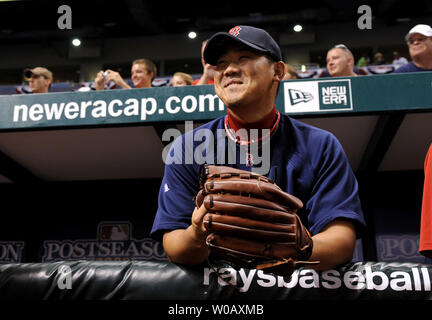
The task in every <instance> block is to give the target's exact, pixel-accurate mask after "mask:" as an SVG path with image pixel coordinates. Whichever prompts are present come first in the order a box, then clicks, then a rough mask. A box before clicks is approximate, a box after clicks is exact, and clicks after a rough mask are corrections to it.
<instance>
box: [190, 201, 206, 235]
mask: <svg viewBox="0 0 432 320" xmlns="http://www.w3.org/2000/svg"><path fill="white" fill-rule="evenodd" d="M207 213H208V211H207V209H206V208H205V206H204V205H202V206H201V207H199V208H195V210H194V212H193V213H192V228H191V230H192V232H193V233H192V237H193V238H194V239H195V240H197V241H203V242H205V239H206V237H207V235H208V231H207V229H206V227H205V226H204V216H205V215H206V214H207Z"/></svg>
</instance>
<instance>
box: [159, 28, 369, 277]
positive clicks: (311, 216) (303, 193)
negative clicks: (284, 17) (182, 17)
mask: <svg viewBox="0 0 432 320" xmlns="http://www.w3.org/2000/svg"><path fill="white" fill-rule="evenodd" d="M204 59H205V62H206V63H208V64H210V65H211V66H213V69H214V86H215V92H216V94H217V96H218V97H219V98H220V99H221V100H222V101H223V103H224V104H225V106H226V107H227V114H226V115H224V116H221V117H219V118H217V119H215V120H213V121H210V122H209V123H207V124H204V125H203V126H201V127H199V128H196V129H194V130H191V131H189V132H187V133H186V134H184V135H182V136H181V137H179V138H177V139H176V140H175V141H174V142H173V143H172V145H171V148H170V151H169V153H168V154H174V155H175V154H177V155H180V156H179V158H178V159H177V160H182V158H181V157H182V156H181V155H185V154H196V153H197V152H199V153H200V154H203V152H205V153H207V152H209V153H211V158H206V161H207V163H208V164H211V163H213V164H219V165H229V166H234V167H235V168H238V169H242V170H248V171H251V170H254V169H255V170H256V168H257V167H258V164H257V163H254V160H253V158H252V159H251V158H247V160H252V161H244V160H243V159H239V158H238V157H237V158H236V159H235V163H228V164H226V163H224V164H223V163H221V162H223V161H221V160H223V159H220V158H219V157H218V154H219V148H225V149H223V150H228V148H235V151H236V154H239V153H240V152H241V149H240V148H241V146H245V145H247V146H250V145H254V144H256V146H263V145H264V144H270V147H269V149H268V150H267V151H269V152H270V154H269V155H268V156H269V157H268V159H270V160H269V162H270V163H268V165H269V168H268V169H266V172H265V173H264V174H265V175H267V176H268V177H269V178H271V179H273V180H275V181H276V183H277V184H278V185H279V187H280V188H281V189H282V190H284V191H286V192H288V193H290V194H293V195H295V196H297V197H298V198H300V199H301V200H302V202H303V203H304V207H303V209H301V210H300V211H299V212H298V214H299V216H300V218H301V220H302V222H303V223H304V224H305V225H306V226H307V228H308V229H309V230H310V232H311V234H312V235H313V238H312V239H313V242H314V245H313V252H312V256H311V257H310V260H311V261H317V260H318V261H320V264H319V265H318V266H317V267H316V268H317V269H328V268H333V267H335V266H339V265H341V264H343V263H345V262H347V261H349V260H350V259H351V257H352V255H353V251H354V247H355V242H356V236H357V235H358V232H359V231H360V230H362V228H363V227H364V226H365V221H364V217H363V213H362V211H361V206H360V201H359V198H358V185H357V181H356V178H355V176H354V174H353V172H352V170H351V167H350V166H349V163H348V161H347V159H346V156H345V153H344V151H343V149H342V147H341V145H340V143H339V142H338V141H337V139H336V138H335V137H334V136H333V135H332V134H331V133H329V132H327V131H324V130H321V129H318V128H315V127H312V126H309V125H307V124H304V123H302V122H300V121H297V120H295V119H291V118H290V117H288V116H287V115H284V114H282V113H281V112H279V111H278V110H277V109H276V106H275V101H276V96H277V93H278V90H279V86H280V84H281V81H282V79H283V78H284V75H285V64H284V62H283V61H282V53H281V50H280V48H279V46H278V44H277V43H276V41H275V40H274V39H273V38H272V37H271V36H270V35H269V34H268V33H267V32H266V31H265V30H262V29H259V28H255V27H251V26H236V27H234V28H232V29H231V30H230V31H229V32H219V33H216V34H215V35H213V36H212V37H211V38H210V39H209V41H208V42H207V45H206V48H205V50H204ZM289 84H290V82H287V83H285V85H289ZM279 107H280V108H283V106H279ZM252 129H258V130H260V129H267V131H265V132H266V134H263V135H262V136H259V138H258V139H256V140H255V139H249V138H248V135H247V134H245V132H248V131H251V130H252ZM200 130H206V131H205V132H208V131H210V132H212V133H213V134H214V137H215V139H206V140H205V142H203V141H202V138H201V139H198V140H199V141H196V140H197V139H196V138H195V137H194V134H201V132H202V131H200ZM219 130H220V131H222V132H225V134H226V136H224V137H222V138H221V139H217V138H218V137H220V135H218V133H219V132H220V131H219ZM225 138H228V139H230V141H231V145H228V146H227V145H226V144H225ZM188 144H190V145H192V148H193V149H192V150H190V149H188ZM215 145H216V147H215ZM215 148H217V149H218V152H216V151H214V150H215ZM263 150H264V149H263ZM224 154H225V155H226V153H224ZM185 157H186V156H185ZM201 169H202V163H198V162H197V161H196V160H195V161H191V162H189V163H188V162H186V163H185V161H174V162H169V163H168V162H166V164H165V171H164V176H163V179H162V183H161V188H160V191H159V198H158V210H157V212H156V216H155V219H154V223H153V227H152V230H151V236H152V237H153V238H154V239H156V240H158V241H162V243H163V247H164V250H165V252H166V254H167V256H168V257H169V259H170V261H172V262H175V263H180V264H188V265H193V264H200V263H203V262H204V261H206V259H207V257H208V254H209V251H208V248H207V245H206V242H205V239H206V235H207V233H206V230H205V228H204V225H203V219H204V216H205V215H206V214H207V211H206V209H205V207H204V206H201V207H200V208H195V204H194V202H193V201H192V199H193V197H194V196H195V195H196V194H197V192H198V191H199V189H200V183H199V181H200V179H199V177H200V173H201Z"/></svg>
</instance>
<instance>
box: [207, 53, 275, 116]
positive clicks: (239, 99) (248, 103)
mask: <svg viewBox="0 0 432 320" xmlns="http://www.w3.org/2000/svg"><path fill="white" fill-rule="evenodd" d="M272 65H273V63H272V62H271V61H269V59H267V57H265V56H263V55H261V54H259V53H256V52H254V51H251V50H249V49H248V48H247V47H245V46H243V45H241V44H232V45H230V46H229V47H228V48H227V50H226V53H225V54H223V55H222V56H220V57H219V59H218V61H217V64H216V66H215V68H214V81H215V91H216V94H217V95H218V96H219V98H220V99H221V100H222V101H223V102H224V104H225V105H226V106H228V107H230V108H235V107H238V106H244V107H246V108H248V107H250V108H259V107H260V106H264V105H268V103H269V101H272V99H274V96H272V91H271V89H272V87H273V86H274V70H273V69H274V68H273V67H272ZM276 85H277V84H276Z"/></svg>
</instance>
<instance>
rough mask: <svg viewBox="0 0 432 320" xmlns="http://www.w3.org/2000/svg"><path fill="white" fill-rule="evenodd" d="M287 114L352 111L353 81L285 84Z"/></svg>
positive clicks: (291, 82)
mask: <svg viewBox="0 0 432 320" xmlns="http://www.w3.org/2000/svg"><path fill="white" fill-rule="evenodd" d="M284 95H285V113H307V112H327V111H342V110H352V109H353V104H352V94H351V80H350V79H346V80H320V81H290V82H286V83H284Z"/></svg>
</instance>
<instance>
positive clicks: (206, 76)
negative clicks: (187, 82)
mask: <svg viewBox="0 0 432 320" xmlns="http://www.w3.org/2000/svg"><path fill="white" fill-rule="evenodd" d="M206 44H207V40H205V41H203V43H202V44H201V64H202V66H203V73H202V75H201V78H199V79H197V80H195V81H194V82H192V85H193V86H196V85H203V84H214V79H213V68H212V66H211V65H209V64H208V63H206V62H205V60H204V49H205V47H206Z"/></svg>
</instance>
